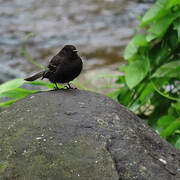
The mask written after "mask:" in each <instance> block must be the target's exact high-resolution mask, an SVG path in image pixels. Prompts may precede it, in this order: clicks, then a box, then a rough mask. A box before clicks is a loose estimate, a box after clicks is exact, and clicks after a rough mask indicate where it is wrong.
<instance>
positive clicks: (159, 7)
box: [140, 0, 169, 26]
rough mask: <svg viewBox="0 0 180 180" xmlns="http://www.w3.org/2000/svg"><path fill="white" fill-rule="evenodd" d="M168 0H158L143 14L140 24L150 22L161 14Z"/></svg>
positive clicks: (143, 24)
mask: <svg viewBox="0 0 180 180" xmlns="http://www.w3.org/2000/svg"><path fill="white" fill-rule="evenodd" d="M168 1H169V0H158V1H157V2H156V3H155V4H154V5H153V6H152V7H151V9H150V10H149V11H148V12H147V13H146V14H145V15H144V17H143V18H142V23H141V25H140V26H145V25H146V24H148V23H150V22H151V21H152V20H154V19H156V18H157V17H159V16H160V15H161V14H163V13H164V10H165V8H166V6H167V3H168Z"/></svg>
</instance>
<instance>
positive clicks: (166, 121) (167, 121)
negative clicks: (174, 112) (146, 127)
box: [157, 115, 176, 128]
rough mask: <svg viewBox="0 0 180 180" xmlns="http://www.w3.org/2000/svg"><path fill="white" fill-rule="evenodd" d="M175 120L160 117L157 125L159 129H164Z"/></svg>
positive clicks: (173, 118) (171, 117) (170, 117)
mask: <svg viewBox="0 0 180 180" xmlns="http://www.w3.org/2000/svg"><path fill="white" fill-rule="evenodd" d="M175 119H176V118H175V117H173V116H168V115H166V116H162V117H160V118H159V119H158V121H157V124H158V125H159V126H161V127H164V128H166V127H167V126H169V125H170V124H171V123H172V122H173V121H174V120H175Z"/></svg>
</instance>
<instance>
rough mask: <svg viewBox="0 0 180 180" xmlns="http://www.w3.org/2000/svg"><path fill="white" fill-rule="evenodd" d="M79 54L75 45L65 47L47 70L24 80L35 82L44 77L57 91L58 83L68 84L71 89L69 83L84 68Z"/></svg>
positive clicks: (52, 60)
mask: <svg viewBox="0 0 180 180" xmlns="http://www.w3.org/2000/svg"><path fill="white" fill-rule="evenodd" d="M77 52H78V51H77V50H76V48H75V47H74V46H73V45H66V46H64V48H63V49H62V50H61V51H59V53H58V54H57V55H56V56H54V57H53V58H52V59H51V61H50V62H49V65H48V66H47V69H46V70H44V71H41V72H39V73H36V74H35V75H33V76H31V77H28V78H26V79H24V80H26V81H34V80H36V79H38V78H40V77H42V79H44V78H47V79H49V81H50V82H52V83H54V84H55V85H56V88H57V89H58V86H57V83H67V86H66V87H67V88H71V86H70V84H69V82H70V81H72V80H73V79H75V78H76V77H77V76H78V75H79V74H80V72H81V70H82V66H83V63H82V60H81V58H80V57H79V56H78V54H77Z"/></svg>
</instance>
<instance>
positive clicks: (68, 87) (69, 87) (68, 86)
mask: <svg viewBox="0 0 180 180" xmlns="http://www.w3.org/2000/svg"><path fill="white" fill-rule="evenodd" d="M65 87H66V88H67V89H74V88H73V87H71V85H70V84H69V83H67V85H66V86H65Z"/></svg>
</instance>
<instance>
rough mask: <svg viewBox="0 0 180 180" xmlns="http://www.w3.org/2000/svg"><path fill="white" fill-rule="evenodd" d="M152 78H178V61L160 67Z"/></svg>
mask: <svg viewBox="0 0 180 180" xmlns="http://www.w3.org/2000/svg"><path fill="white" fill-rule="evenodd" d="M152 77H156V78H157V77H158V78H160V77H169V78H172V77H174V78H178V79H179V78H180V60H177V61H173V62H170V63H166V64H164V65H162V66H161V67H160V68H158V70H157V71H156V72H155V73H154V74H153V75H152Z"/></svg>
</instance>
